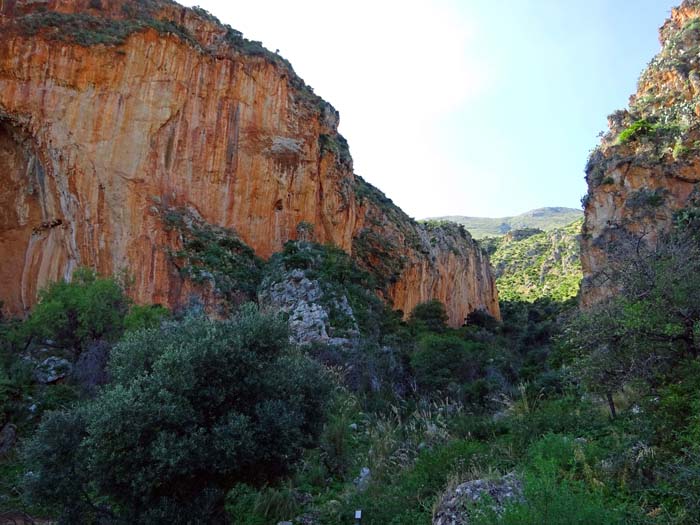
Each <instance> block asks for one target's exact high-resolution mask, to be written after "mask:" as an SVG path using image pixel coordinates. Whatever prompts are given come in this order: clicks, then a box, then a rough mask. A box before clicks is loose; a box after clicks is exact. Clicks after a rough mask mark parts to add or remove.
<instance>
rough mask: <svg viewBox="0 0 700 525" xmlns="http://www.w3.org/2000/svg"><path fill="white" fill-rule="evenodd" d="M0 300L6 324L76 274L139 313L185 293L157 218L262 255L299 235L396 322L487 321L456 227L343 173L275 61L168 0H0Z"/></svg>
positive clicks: (481, 283) (319, 106) (315, 115)
mask: <svg viewBox="0 0 700 525" xmlns="http://www.w3.org/2000/svg"><path fill="white" fill-rule="evenodd" d="M0 34H2V39H0V253H1V254H2V259H3V264H2V265H0V300H2V301H3V303H4V310H5V313H10V314H14V315H21V314H23V313H24V312H26V311H27V309H28V308H29V307H31V306H32V304H33V303H34V302H35V301H36V299H37V292H38V290H39V289H41V288H42V287H43V286H45V285H46V284H47V283H49V282H51V281H53V280H57V279H60V278H69V277H70V275H71V273H72V272H73V270H74V269H75V268H77V267H79V266H90V267H94V268H96V269H97V270H98V271H99V272H101V273H115V272H120V271H126V272H128V274H129V275H130V276H131V277H132V278H133V280H134V282H133V285H132V286H131V287H130V290H131V293H132V295H133V297H134V299H135V300H136V301H138V302H144V303H145V302H155V303H162V304H167V305H169V306H173V307H174V306H177V305H178V304H181V303H182V302H184V301H185V300H186V298H187V295H188V294H190V293H193V291H194V290H195V288H196V286H195V285H193V284H192V283H190V282H187V279H185V278H183V277H182V276H181V272H178V271H177V268H176V267H175V265H174V264H173V261H172V252H173V250H176V249H178V247H179V244H180V243H182V238H181V236H178V235H177V234H176V232H175V231H173V229H172V228H168V227H167V225H166V224H165V222H166V221H165V219H164V214H165V212H164V210H169V209H185V210H188V213H190V214H193V215H195V216H197V217H198V218H199V219H198V220H201V221H203V222H205V223H207V224H209V225H211V226H212V227H222V228H227V229H230V230H233V231H235V232H236V234H237V235H238V236H239V237H240V239H241V240H242V241H243V242H244V243H246V244H247V245H249V246H250V247H252V248H253V249H254V250H255V252H256V253H257V255H259V256H261V257H263V258H267V257H269V256H270V255H271V254H272V253H274V252H276V251H279V250H280V249H281V248H282V246H283V244H284V243H285V242H286V241H288V240H291V239H295V238H296V237H297V235H298V226H299V225H300V224H304V225H308V227H307V228H306V230H305V231H307V232H308V231H311V232H312V235H313V240H316V241H318V242H330V243H334V244H336V245H337V246H339V247H341V248H342V249H344V250H345V251H347V252H349V253H351V254H353V256H354V257H355V259H356V260H357V261H358V262H360V263H361V264H362V265H364V266H365V267H366V268H368V269H370V270H372V271H373V272H375V273H377V274H378V275H380V276H381V277H382V278H383V283H384V286H383V288H382V289H380V290H378V293H380V294H381V295H383V296H384V297H385V298H386V299H387V300H389V301H391V302H392V304H393V306H394V307H395V308H397V309H401V310H403V311H404V312H410V311H411V310H412V309H413V307H414V306H416V304H418V303H420V302H424V301H427V300H430V299H439V300H440V301H443V302H444V303H445V304H446V306H447V310H448V313H449V316H450V322H451V324H452V325H455V326H456V325H459V324H461V323H462V322H463V320H464V318H465V317H466V316H467V315H468V314H469V313H470V312H471V311H473V310H475V309H479V308H481V309H485V310H487V311H488V312H490V313H491V314H492V315H494V316H496V317H499V310H498V299H497V292H496V289H495V285H494V280H493V277H492V275H491V270H490V266H489V261H488V259H487V257H486V256H485V255H484V254H483V253H482V252H481V250H480V249H479V247H478V246H477V244H476V243H475V242H474V241H473V240H472V239H471V237H470V236H469V235H468V234H467V233H466V232H464V230H463V229H459V228H457V227H451V226H448V227H429V226H423V225H419V224H417V223H416V222H415V221H413V220H412V219H410V218H409V217H407V216H406V215H405V214H404V213H403V212H401V210H399V209H398V208H397V207H396V206H394V205H393V203H392V202H391V201H390V200H388V199H387V198H386V197H385V196H384V195H383V194H382V193H381V192H379V191H378V190H376V189H375V188H373V187H372V186H370V185H369V184H367V183H366V182H364V181H363V180H362V179H361V178H359V177H357V176H355V175H354V174H353V169H352V159H351V157H350V154H349V151H348V148H347V144H346V142H345V140H344V139H343V138H342V136H340V135H339V134H338V132H337V126H338V113H337V112H336V111H335V109H333V107H332V106H331V105H330V104H328V103H326V102H324V101H323V100H322V99H320V98H319V97H318V96H316V95H315V94H314V93H313V91H312V90H311V89H310V88H309V87H307V86H306V85H305V84H304V82H303V81H302V80H301V79H300V78H299V77H298V76H297V75H296V74H295V73H294V71H293V69H292V68H291V66H290V65H289V63H288V62H287V61H286V60H284V59H283V58H281V57H280V56H278V55H277V54H274V53H271V52H269V51H268V50H266V49H265V48H263V47H262V46H261V45H260V44H259V43H257V42H252V41H249V40H246V39H245V38H243V37H242V35H241V34H240V33H239V32H237V31H235V30H233V29H231V28H230V27H228V26H223V25H222V24H220V23H219V22H218V21H217V20H216V19H215V18H214V17H212V16H211V15H209V14H208V13H206V12H205V11H203V10H201V9H198V8H195V9H188V8H184V7H181V6H179V5H178V4H176V3H174V2H169V1H167V0H149V1H135V0H109V1H107V0H101V1H100V0H31V1H30V0H24V1H23V0H0Z"/></svg>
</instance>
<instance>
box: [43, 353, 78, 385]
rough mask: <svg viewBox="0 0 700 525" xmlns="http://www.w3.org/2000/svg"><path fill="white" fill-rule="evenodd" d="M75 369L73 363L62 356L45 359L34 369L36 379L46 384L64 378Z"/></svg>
mask: <svg viewBox="0 0 700 525" xmlns="http://www.w3.org/2000/svg"><path fill="white" fill-rule="evenodd" d="M72 371H73V365H72V364H71V363H70V361H68V360H67V359H63V358H62V357H49V358H46V359H44V360H43V361H42V362H41V363H40V364H39V365H38V366H37V367H36V368H35V369H34V379H36V380H37V381H38V382H39V383H42V384H44V385H50V384H52V383H55V382H57V381H60V380H61V379H64V378H65V377H67V376H68V375H70V373H71V372H72Z"/></svg>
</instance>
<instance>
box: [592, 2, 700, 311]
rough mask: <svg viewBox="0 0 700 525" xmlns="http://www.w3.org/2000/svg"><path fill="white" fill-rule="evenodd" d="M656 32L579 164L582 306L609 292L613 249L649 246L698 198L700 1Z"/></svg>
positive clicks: (685, 5) (683, 8) (674, 15)
mask: <svg viewBox="0 0 700 525" xmlns="http://www.w3.org/2000/svg"><path fill="white" fill-rule="evenodd" d="M660 35H661V37H660V40H661V45H662V49H661V52H660V53H659V54H658V55H657V56H656V57H655V58H654V59H653V60H652V61H651V62H650V64H649V66H648V68H647V69H646V71H644V72H643V73H642V76H641V77H640V80H639V84H638V91H637V93H636V94H635V95H633V96H632V97H631V99H630V106H629V109H627V110H624V111H619V112H617V113H615V114H613V115H611V116H610V117H609V124H610V131H609V132H608V133H607V134H606V135H605V136H604V137H603V140H602V143H601V145H600V147H599V148H598V149H597V150H596V151H594V152H593V154H592V155H591V158H590V160H589V163H588V166H587V168H586V179H587V182H588V195H587V196H586V198H585V215H586V219H585V224H584V229H583V240H582V246H581V250H582V263H583V271H584V283H583V287H582V302H583V305H584V306H586V305H590V304H593V303H595V302H597V301H600V300H601V299H604V298H606V297H609V296H610V295H611V294H612V293H613V292H614V289H613V288H612V286H611V284H610V283H609V282H608V281H607V280H606V276H605V273H606V268H607V265H608V260H609V259H608V257H609V253H610V249H611V248H612V247H614V248H615V249H619V248H620V247H621V246H622V245H624V244H628V245H629V244H630V243H636V242H640V241H641V242H645V243H648V244H650V245H653V244H654V243H656V242H657V240H658V237H659V235H661V234H663V233H664V232H665V231H668V229H669V228H670V227H671V225H672V224H673V220H674V216H675V214H676V213H677V212H678V211H679V210H681V209H683V208H686V207H689V206H697V204H698V197H700V194H699V193H698V188H699V187H698V183H700V2H698V0H686V1H684V2H683V3H682V4H681V6H680V7H678V8H676V9H674V10H673V11H672V14H671V18H670V19H669V20H668V21H667V22H666V23H665V24H664V25H663V27H662V28H661V31H660Z"/></svg>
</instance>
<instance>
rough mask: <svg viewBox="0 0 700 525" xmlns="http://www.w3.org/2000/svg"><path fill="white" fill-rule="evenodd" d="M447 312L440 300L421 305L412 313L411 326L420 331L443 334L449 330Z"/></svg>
mask: <svg viewBox="0 0 700 525" xmlns="http://www.w3.org/2000/svg"><path fill="white" fill-rule="evenodd" d="M448 320H449V318H448V317H447V310H446V309H445V305H444V304H442V303H441V302H440V301H438V300H432V301H428V302H426V303H422V304H419V305H418V306H416V307H415V308H414V309H413V312H411V318H410V324H411V325H412V326H413V327H414V329H417V330H419V331H426V330H427V331H430V332H436V333H443V332H445V330H447V321H448Z"/></svg>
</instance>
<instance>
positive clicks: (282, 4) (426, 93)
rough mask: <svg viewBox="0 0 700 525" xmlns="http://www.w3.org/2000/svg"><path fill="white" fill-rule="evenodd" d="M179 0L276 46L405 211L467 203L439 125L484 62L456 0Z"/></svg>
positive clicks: (481, 85) (476, 86) (476, 90)
mask: <svg viewBox="0 0 700 525" xmlns="http://www.w3.org/2000/svg"><path fill="white" fill-rule="evenodd" d="M183 3H184V4H186V5H195V4H199V5H200V6H201V7H203V8H205V9H207V10H208V11H210V12H212V13H213V14H214V15H216V16H217V17H219V18H220V19H221V20H222V21H223V22H225V23H228V24H230V25H232V26H233V27H234V28H236V29H238V30H240V31H243V33H244V34H245V36H246V37H248V38H250V39H253V40H261V41H262V42H263V44H265V46H266V47H268V48H269V49H272V50H273V51H274V50H275V49H279V50H280V54H282V55H283V56H284V57H286V58H287V59H289V60H290V62H291V63H292V65H293V66H294V68H295V69H296V71H297V72H298V73H299V74H300V75H301V76H302V77H303V78H304V79H305V80H306V82H307V83H308V84H310V85H311V86H313V87H314V89H315V91H316V93H318V94H319V95H320V96H322V97H323V98H324V99H326V100H328V101H329V102H330V103H332V104H333V105H334V106H335V107H336V108H337V109H338V110H339V111H340V113H341V125H340V131H341V132H342V133H343V134H344V135H345V136H346V137H347V139H348V141H349V143H350V149H351V152H352V154H353V157H354V159H355V170H356V171H357V173H359V174H361V175H363V176H364V177H365V178H366V179H367V180H369V181H370V182H372V183H373V184H375V185H377V186H379V187H380V188H381V189H382V190H384V191H385V192H386V193H387V195H388V196H389V197H391V198H392V199H394V201H395V202H396V203H397V204H399V205H400V206H402V207H403V208H404V209H405V210H406V211H407V212H408V213H409V214H412V215H415V216H418V217H422V216H428V215H436V214H441V213H443V212H447V211H452V212H455V211H457V210H463V211H465V212H466V211H467V210H465V209H464V203H463V202H460V201H461V200H462V197H461V196H460V195H459V194H458V193H456V192H455V189H456V188H457V186H460V184H459V181H460V180H463V178H464V177H465V176H466V175H467V174H466V173H464V170H465V169H466V168H465V167H464V166H460V165H459V161H458V155H456V154H455V152H450V151H449V149H448V148H447V147H446V145H445V144H443V143H442V142H441V140H440V135H441V130H442V129H443V124H444V122H445V121H446V120H448V119H449V118H450V115H451V114H453V113H455V112H457V111H458V110H459V109H460V108H462V107H464V106H465V105H466V104H468V103H470V102H473V101H474V100H475V98H477V97H478V95H479V94H480V93H482V92H483V90H484V89H486V87H487V86H488V84H489V82H490V78H489V77H490V71H489V67H488V64H485V63H483V62H482V61H481V60H480V59H479V50H478V48H477V44H476V42H478V39H477V35H476V31H475V29H476V28H475V27H472V26H470V24H469V21H468V20H467V17H466V14H465V13H464V12H463V11H460V9H458V3H457V1H456V0H455V1H451V0H404V1H399V0H382V1H377V0H355V1H352V2H337V1H335V2H329V1H327V0H326V1H321V0H298V1H295V2H290V1H288V0H286V1H285V0H256V1H255V2H231V3H229V2H221V1H213V0H199V2H183ZM450 201H452V202H450ZM460 204H461V207H460Z"/></svg>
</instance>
